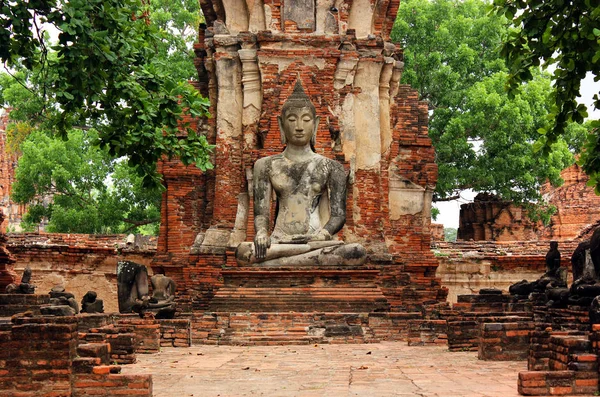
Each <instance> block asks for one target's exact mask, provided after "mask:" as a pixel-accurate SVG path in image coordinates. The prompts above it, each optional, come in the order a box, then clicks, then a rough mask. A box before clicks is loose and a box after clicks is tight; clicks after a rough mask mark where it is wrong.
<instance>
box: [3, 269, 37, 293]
mask: <svg viewBox="0 0 600 397" xmlns="http://www.w3.org/2000/svg"><path fill="white" fill-rule="evenodd" d="M6 293H7V294H33V293H35V285H33V284H31V268H30V267H29V266H27V267H26V268H25V270H23V276H22V277H21V282H20V283H19V284H9V285H7V286H6Z"/></svg>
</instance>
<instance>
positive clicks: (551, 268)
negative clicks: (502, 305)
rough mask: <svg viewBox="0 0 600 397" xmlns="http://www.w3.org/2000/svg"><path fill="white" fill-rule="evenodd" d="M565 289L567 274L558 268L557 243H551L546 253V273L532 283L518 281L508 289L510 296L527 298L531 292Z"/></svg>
mask: <svg viewBox="0 0 600 397" xmlns="http://www.w3.org/2000/svg"><path fill="white" fill-rule="evenodd" d="M566 287H567V272H566V269H565V268H562V267H561V266H560V251H559V250H558V242H556V241H551V242H550V249H549V250H548V253H546V273H544V274H543V275H542V277H540V278H539V279H537V280H536V281H533V282H531V283H530V282H528V281H527V280H523V281H519V282H518V283H516V284H513V285H511V286H510V288H509V292H510V294H511V295H521V296H527V295H529V294H531V293H532V292H545V291H546V290H549V289H553V288H566Z"/></svg>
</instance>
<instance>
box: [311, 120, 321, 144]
mask: <svg viewBox="0 0 600 397" xmlns="http://www.w3.org/2000/svg"><path fill="white" fill-rule="evenodd" d="M320 120H321V117H320V116H315V127H314V130H313V134H312V137H311V138H310V143H311V145H312V146H313V148H314V147H316V146H317V130H318V129H319V121H320Z"/></svg>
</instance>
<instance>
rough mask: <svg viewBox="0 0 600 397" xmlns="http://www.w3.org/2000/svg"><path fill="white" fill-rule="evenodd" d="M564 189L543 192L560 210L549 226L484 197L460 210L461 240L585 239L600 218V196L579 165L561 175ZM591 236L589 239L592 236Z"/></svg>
mask: <svg viewBox="0 0 600 397" xmlns="http://www.w3.org/2000/svg"><path fill="white" fill-rule="evenodd" d="M561 177H562V178H563V180H564V183H563V185H562V186H559V187H553V186H551V185H550V184H546V185H544V186H543V187H542V189H541V193H542V195H544V196H545V197H546V198H547V200H548V202H549V204H550V205H553V206H555V207H556V209H557V211H556V213H555V214H554V215H553V216H552V218H551V219H550V224H549V225H548V226H544V225H542V224H541V223H540V222H532V221H531V220H530V219H529V218H528V217H527V213H526V211H525V209H523V208H522V207H519V206H516V205H513V204H512V203H510V202H506V201H500V200H498V199H496V198H495V197H493V196H490V195H484V194H480V195H478V196H477V197H475V200H474V202H473V203H469V204H463V205H461V207H460V218H459V228H458V239H460V240H476V241H479V240H493V241H514V240H538V239H539V240H546V241H548V240H558V241H565V240H571V239H576V238H581V237H583V236H584V235H585V234H586V231H588V229H589V227H590V226H592V225H595V224H596V222H597V221H598V218H599V216H600V210H599V209H598V208H600V207H599V204H600V197H599V196H597V195H596V194H595V193H594V189H593V188H592V187H589V186H587V185H586V183H587V181H588V180H589V177H588V176H587V175H585V174H584V172H583V171H582V170H581V167H579V166H578V165H577V164H573V165H572V166H570V167H568V168H567V169H565V170H563V171H562V172H561ZM588 237H589V236H588Z"/></svg>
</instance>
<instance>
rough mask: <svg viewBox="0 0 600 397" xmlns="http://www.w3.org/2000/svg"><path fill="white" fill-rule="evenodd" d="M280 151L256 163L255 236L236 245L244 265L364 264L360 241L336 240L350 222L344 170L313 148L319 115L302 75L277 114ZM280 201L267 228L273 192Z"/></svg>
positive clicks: (239, 258)
mask: <svg viewBox="0 0 600 397" xmlns="http://www.w3.org/2000/svg"><path fill="white" fill-rule="evenodd" d="M278 122H279V129H280V132H281V139H282V142H283V144H284V145H285V149H284V150H283V152H282V153H280V154H276V155H273V156H267V157H264V158H261V159H259V160H258V161H256V163H255V164H254V176H253V191H254V229H255V231H256V235H255V237H254V242H244V243H241V244H240V245H239V246H238V248H237V250H236V259H237V261H238V263H239V264H240V265H250V264H255V263H260V265H261V266H267V267H268V266H311V265H326V266H346V265H350V266H351V265H361V264H363V263H364V262H365V260H366V250H365V249H364V247H363V246H361V245H360V244H344V242H342V241H338V240H333V236H334V235H335V234H336V233H337V232H338V231H340V229H341V228H342V227H343V226H344V223H345V222H346V180H347V178H346V173H345V171H344V167H343V166H342V164H340V163H339V162H337V161H335V160H332V159H330V158H327V157H324V156H322V155H320V154H317V153H315V152H314V150H313V148H314V145H315V140H316V132H317V127H318V124H319V117H318V116H317V115H316V110H315V107H314V105H313V104H312V103H311V101H310V99H309V98H308V96H307V95H306V94H305V92H304V89H303V88H302V85H301V84H300V81H297V82H296V85H295V87H294V91H293V93H292V94H291V95H290V97H289V98H288V99H287V100H286V102H285V103H284V105H283V107H282V109H281V115H280V116H278ZM273 192H275V196H276V199H277V207H276V211H275V216H276V218H275V227H274V229H273V231H272V232H271V233H269V225H270V214H271V197H272V193H273Z"/></svg>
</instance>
